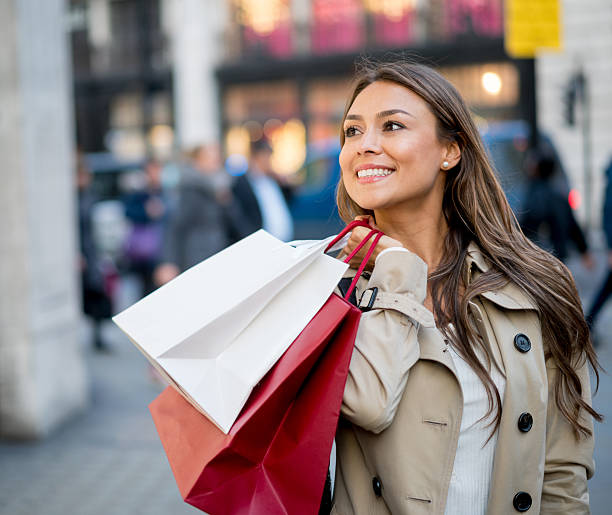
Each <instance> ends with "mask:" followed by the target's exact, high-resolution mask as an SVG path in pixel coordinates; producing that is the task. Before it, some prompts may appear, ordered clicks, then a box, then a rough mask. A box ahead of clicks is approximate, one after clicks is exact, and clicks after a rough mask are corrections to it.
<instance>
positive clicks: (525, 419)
mask: <svg viewBox="0 0 612 515" xmlns="http://www.w3.org/2000/svg"><path fill="white" fill-rule="evenodd" d="M532 427H533V417H532V416H531V413H521V415H520V416H519V418H518V428H519V430H520V431H522V432H523V433H527V432H528V431H529V430H530V429H531V428H532Z"/></svg>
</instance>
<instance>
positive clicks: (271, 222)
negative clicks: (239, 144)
mask: <svg viewBox="0 0 612 515" xmlns="http://www.w3.org/2000/svg"><path fill="white" fill-rule="evenodd" d="M232 189H233V192H234V196H235V197H236V199H237V200H238V202H239V204H240V206H241V209H242V212H243V214H244V215H245V220H244V225H245V226H246V228H247V233H251V232H254V231H256V230H258V229H261V228H263V229H264V230H266V231H267V232H269V233H270V234H272V235H273V236H275V237H277V238H278V239H280V240H283V241H289V240H292V239H293V219H292V217H291V212H290V211H289V203H290V202H291V198H292V195H293V188H292V186H291V185H290V184H289V182H288V181H287V180H285V179H284V178H283V177H282V176H279V175H278V174H276V173H275V172H274V170H273V168H272V147H271V146H270V144H269V143H268V141H267V140H265V139H264V138H261V139H259V140H257V141H254V142H252V143H251V154H250V158H249V168H248V170H247V172H246V173H245V174H244V175H241V176H240V177H238V179H237V180H236V182H235V183H234V186H233V188H232Z"/></svg>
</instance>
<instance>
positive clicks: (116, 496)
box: [0, 255, 612, 515]
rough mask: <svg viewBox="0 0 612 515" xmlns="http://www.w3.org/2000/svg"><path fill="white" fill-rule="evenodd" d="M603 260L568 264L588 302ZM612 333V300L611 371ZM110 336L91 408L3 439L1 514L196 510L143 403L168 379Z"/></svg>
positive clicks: (94, 376) (594, 502)
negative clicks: (593, 266)
mask: <svg viewBox="0 0 612 515" xmlns="http://www.w3.org/2000/svg"><path fill="white" fill-rule="evenodd" d="M598 261H599V266H598V269H597V271H596V272H594V273H591V272H587V271H585V270H584V269H582V268H581V265H580V263H579V262H577V261H576V262H572V263H571V265H572V266H571V267H572V269H573V271H574V274H575V277H576V280H577V282H578V285H579V289H580V293H581V295H582V296H583V299H586V300H587V301H588V300H590V298H591V296H592V295H593V293H594V291H593V290H594V288H595V284H596V282H597V281H599V280H600V279H601V277H602V275H603V273H604V269H603V268H604V265H603V261H604V257H603V255H600V256H599V260H598ZM128 286H129V285H128ZM128 290H129V288H128ZM124 293H125V294H124V297H126V299H127V298H128V297H130V293H129V291H128V292H124ZM125 302H126V300H124V304H125ZM611 333H612V303H611V304H610V305H608V306H607V308H606V311H605V312H604V313H603V314H602V316H601V319H600V323H599V326H598V328H597V335H598V336H599V339H600V340H601V345H600V347H599V356H600V360H601V363H602V365H603V366H604V367H605V368H607V369H611V370H612V340H610V336H609V335H610V334H611ZM105 334H106V336H107V337H108V339H109V340H110V341H111V343H112V352H110V353H108V354H95V353H93V352H91V351H89V349H87V350H86V353H87V355H88V363H89V367H90V370H91V407H90V409H89V410H88V411H87V412H85V413H83V414H81V415H80V416H79V417H77V418H75V419H74V420H72V421H71V422H69V423H67V424H66V425H65V426H64V427H63V428H62V429H61V430H59V431H57V432H56V433H54V434H52V435H51V436H50V437H49V438H47V439H46V440H44V441H41V442H37V443H11V442H6V441H5V442H2V443H0V463H1V464H2V465H1V468H0V514H2V515H37V514H41V515H43V514H44V515H72V514H76V515H109V514H112V515H139V514H143V515H144V514H147V515H156V514H160V515H161V514H181V513H185V514H187V513H198V511H197V510H195V509H194V508H192V507H190V506H188V505H186V504H184V503H183V501H182V500H181V498H180V495H179V492H178V490H177V488H176V485H175V483H174V479H173V477H172V473H171V471H170V467H169V466H168V462H167V461H166V457H165V455H164V451H163V449H162V446H161V444H160V442H159V440H158V438H157V434H156V431H155V428H154V426H153V423H152V421H151V418H150V416H149V412H148V409H147V405H148V403H149V402H150V401H151V400H152V399H153V398H155V396H156V395H157V394H158V393H159V392H160V391H161V390H162V388H163V386H162V385H160V384H159V383H158V382H157V381H156V380H155V379H154V377H153V376H152V375H151V373H150V371H149V367H148V365H147V363H146V360H145V359H144V358H143V357H142V356H141V355H140V353H139V352H138V351H137V350H136V349H135V348H134V347H133V346H132V345H131V344H130V343H129V342H128V341H127V339H126V338H125V337H124V336H123V335H122V334H121V333H120V332H119V330H118V329H116V328H115V327H114V326H113V325H111V324H109V325H108V326H106V327H105ZM84 336H86V335H85V334H84ZM84 339H85V338H84ZM606 339H607V340H609V341H606ZM57 373H61V371H59V370H58V371H57ZM595 406H596V407H597V409H598V410H600V411H602V412H603V413H604V414H605V415H607V417H608V419H609V418H610V417H612V377H610V376H609V375H605V374H604V375H602V376H601V384H600V389H599V393H598V394H597V396H596V397H595ZM596 436H597V444H596V461H597V472H596V475H595V477H594V479H593V480H592V481H590V491H591V508H592V513H594V514H596V515H605V514H607V513H610V502H611V501H612V479H611V478H612V425H611V423H610V422H608V421H606V423H604V424H599V425H597V426H596Z"/></svg>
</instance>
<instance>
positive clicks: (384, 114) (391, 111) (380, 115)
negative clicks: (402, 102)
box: [376, 109, 416, 118]
mask: <svg viewBox="0 0 612 515" xmlns="http://www.w3.org/2000/svg"><path fill="white" fill-rule="evenodd" d="M397 113H403V114H407V115H408V116H411V117H412V118H416V116H414V115H413V114H412V113H409V112H408V111H404V110H403V109H389V110H387V111H381V112H380V113H378V114H377V115H376V118H385V117H387V116H391V115H394V114H397Z"/></svg>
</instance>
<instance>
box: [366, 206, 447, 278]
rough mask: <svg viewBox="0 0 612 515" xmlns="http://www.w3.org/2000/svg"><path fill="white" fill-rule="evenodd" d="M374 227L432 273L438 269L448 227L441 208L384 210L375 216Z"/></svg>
mask: <svg viewBox="0 0 612 515" xmlns="http://www.w3.org/2000/svg"><path fill="white" fill-rule="evenodd" d="M375 218H376V225H378V227H379V228H380V229H381V231H383V232H384V233H385V234H386V235H387V236H390V237H391V238H393V239H395V240H397V241H399V242H400V243H401V244H402V245H403V246H404V247H405V248H407V249H408V250H410V251H411V252H414V253H415V254H416V255H417V256H419V257H420V258H421V259H423V261H425V263H427V268H428V270H429V272H430V273H431V272H432V271H433V270H435V268H436V267H437V266H438V264H439V263H440V261H441V259H442V254H443V252H444V239H445V237H446V234H447V232H448V225H447V223H446V219H445V218H444V214H443V213H442V210H441V209H440V208H438V209H433V210H427V209H423V207H420V208H419V209H415V210H408V209H402V210H394V211H393V212H390V211H387V210H381V211H377V212H376V213H375Z"/></svg>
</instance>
